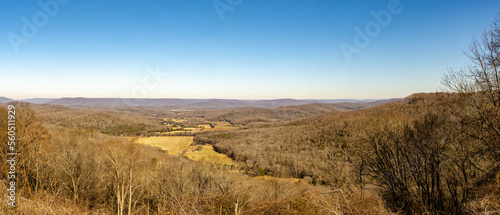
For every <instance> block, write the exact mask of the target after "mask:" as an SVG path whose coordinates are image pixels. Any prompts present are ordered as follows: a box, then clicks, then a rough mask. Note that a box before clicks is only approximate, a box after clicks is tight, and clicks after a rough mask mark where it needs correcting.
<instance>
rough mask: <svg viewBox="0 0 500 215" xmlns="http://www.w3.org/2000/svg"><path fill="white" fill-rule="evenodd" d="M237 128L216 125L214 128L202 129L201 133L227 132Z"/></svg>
mask: <svg viewBox="0 0 500 215" xmlns="http://www.w3.org/2000/svg"><path fill="white" fill-rule="evenodd" d="M237 128H239V127H237V126H225V125H216V126H215V127H213V128H211V127H208V128H204V129H203V130H202V131H227V130H232V129H237Z"/></svg>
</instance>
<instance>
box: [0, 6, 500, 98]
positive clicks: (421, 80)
mask: <svg viewBox="0 0 500 215" xmlns="http://www.w3.org/2000/svg"><path fill="white" fill-rule="evenodd" d="M498 12H500V1H498V0H482V1H477V0H469V1H464V0H453V1H452V0H447V1H445V0H432V1H431V0H421V1H417V0H413V1H412V0H400V1H397V0H376V1H375V0H339V1H333V0H203V1H200V0H196V1H195V0H142V1H139V0H121V1H111V0H86V1H81V0H40V1H19V0H2V7H0V20H1V21H0V22H1V25H0V35H2V36H1V37H0V80H1V81H2V84H1V86H0V96H5V97H8V98H12V99H27V98H59V97H94V98H110V97H114V98H221V99H278V98H294V99H385V98H402V97H406V96H408V95H411V94H413V93H418V92H436V91H440V90H442V88H443V87H442V85H441V83H440V81H441V77H442V76H443V74H445V73H446V72H447V70H448V68H461V67H464V66H466V65H468V64H469V60H468V59H467V58H466V57H465V56H464V55H463V51H464V50H466V49H467V48H468V46H469V44H470V43H471V40H472V39H473V38H474V37H479V36H480V35H481V33H482V32H483V31H484V29H486V28H487V27H488V26H489V25H490V24H491V23H492V22H493V20H494V19H495V18H496V17H497V16H498Z"/></svg>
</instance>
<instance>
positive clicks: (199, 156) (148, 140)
mask: <svg viewBox="0 0 500 215" xmlns="http://www.w3.org/2000/svg"><path fill="white" fill-rule="evenodd" d="M127 139H128V140H129V141H133V140H134V139H135V141H134V143H138V144H143V145H149V146H153V147H158V148H160V149H162V150H165V151H167V153H168V154H170V155H174V156H184V157H186V158H188V159H190V160H194V161H200V162H205V163H216V164H223V165H231V164H233V160H232V159H231V158H229V157H228V156H227V155H225V154H221V153H218V152H216V151H215V150H214V148H213V146H212V145H197V144H194V141H193V136H164V137H139V138H136V137H127Z"/></svg>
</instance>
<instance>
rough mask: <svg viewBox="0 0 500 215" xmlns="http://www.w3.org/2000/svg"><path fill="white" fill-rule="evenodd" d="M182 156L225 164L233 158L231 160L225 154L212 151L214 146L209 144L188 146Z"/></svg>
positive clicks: (231, 161)
mask: <svg viewBox="0 0 500 215" xmlns="http://www.w3.org/2000/svg"><path fill="white" fill-rule="evenodd" d="M197 149H198V150H197ZM184 156H186V157H187V158H189V159H191V160H194V161H202V162H207V163H216V164H227V165H231V164H233V160H231V158H229V157H228V156H227V155H225V154H220V153H218V152H216V151H214V147H213V146H211V145H198V146H196V145H193V146H190V147H189V148H188V149H187V150H186V152H185V153H184Z"/></svg>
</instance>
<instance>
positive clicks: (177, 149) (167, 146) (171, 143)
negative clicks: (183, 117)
mask: <svg viewBox="0 0 500 215" xmlns="http://www.w3.org/2000/svg"><path fill="white" fill-rule="evenodd" d="M192 142H193V137H192V136H169V137H140V138H139V139H137V140H135V143H139V144H144V145H150V146H154V147H159V148H161V149H162V150H165V151H167V152H168V153H169V154H171V155H182V153H183V151H184V150H185V149H186V148H187V147H188V146H189V145H190V144H191V143H192Z"/></svg>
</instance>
